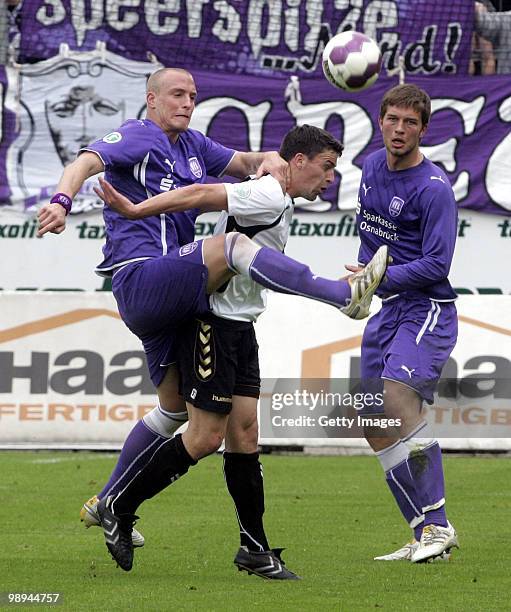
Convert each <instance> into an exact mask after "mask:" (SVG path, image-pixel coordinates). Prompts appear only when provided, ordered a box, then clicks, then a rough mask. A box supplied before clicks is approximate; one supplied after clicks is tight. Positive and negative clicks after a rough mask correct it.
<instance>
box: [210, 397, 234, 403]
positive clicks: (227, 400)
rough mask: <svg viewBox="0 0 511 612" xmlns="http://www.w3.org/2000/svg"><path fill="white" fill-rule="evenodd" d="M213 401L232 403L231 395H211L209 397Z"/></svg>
mask: <svg viewBox="0 0 511 612" xmlns="http://www.w3.org/2000/svg"><path fill="white" fill-rule="evenodd" d="M211 399H212V400H213V401H214V402H227V403H228V404H232V397H222V396H221V395H213V396H212V398H211Z"/></svg>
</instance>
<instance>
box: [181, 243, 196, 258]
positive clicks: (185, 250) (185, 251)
mask: <svg viewBox="0 0 511 612" xmlns="http://www.w3.org/2000/svg"><path fill="white" fill-rule="evenodd" d="M198 246H199V243H198V242H190V244H185V245H184V246H182V247H181V248H180V249H179V256H180V257H184V256H185V255H191V254H192V253H193V252H194V251H195V250H196V249H197V247H198Z"/></svg>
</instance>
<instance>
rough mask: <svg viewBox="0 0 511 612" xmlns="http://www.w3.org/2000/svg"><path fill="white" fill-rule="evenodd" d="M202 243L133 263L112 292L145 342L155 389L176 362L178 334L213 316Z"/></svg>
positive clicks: (116, 279)
mask: <svg viewBox="0 0 511 612" xmlns="http://www.w3.org/2000/svg"><path fill="white" fill-rule="evenodd" d="M207 282H208V269H207V267H206V266H205V265H204V263H203V259H202V240H200V241H198V242H192V243H190V244H187V245H185V246H182V247H181V248H176V249H173V250H172V251H169V253H167V255H164V256H162V257H156V258H154V259H146V260H144V261H140V262H134V263H132V264H129V265H127V266H126V267H125V268H122V269H120V270H119V271H118V272H116V273H115V274H114V277H113V280H112V292H113V294H114V296H115V299H116V300H117V306H118V308H119V313H120V315H121V317H122V320H123V321H124V322H125V323H126V325H127V326H128V327H129V329H130V330H131V331H132V332H133V333H134V334H135V335H136V336H138V337H139V338H140V340H141V341H142V344H143V346H144V351H145V354H146V357H147V365H148V367H149V374H150V376H151V380H152V382H153V384H154V386H155V387H158V386H159V385H160V383H161V382H162V380H163V378H164V376H165V374H166V372H167V368H168V366H169V365H170V364H172V363H175V362H176V361H177V346H178V339H177V334H178V332H179V329H180V327H181V325H182V324H183V323H184V322H185V321H186V320H188V319H190V318H191V317H194V316H196V315H201V314H204V313H207V312H209V298H208V295H207V294H206V285H207Z"/></svg>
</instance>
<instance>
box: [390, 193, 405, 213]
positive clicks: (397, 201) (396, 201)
mask: <svg viewBox="0 0 511 612" xmlns="http://www.w3.org/2000/svg"><path fill="white" fill-rule="evenodd" d="M404 203H405V201H404V200H402V199H401V198H398V197H397V196H394V197H393V198H392V200H391V201H390V204H389V213H390V216H391V217H399V215H400V213H401V210H402V209H403V206H404Z"/></svg>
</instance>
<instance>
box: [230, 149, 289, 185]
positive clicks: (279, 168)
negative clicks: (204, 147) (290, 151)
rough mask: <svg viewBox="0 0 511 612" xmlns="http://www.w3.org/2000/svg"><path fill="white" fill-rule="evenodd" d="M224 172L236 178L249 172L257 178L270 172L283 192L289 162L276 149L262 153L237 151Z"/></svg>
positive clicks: (286, 180) (247, 174) (243, 176)
mask: <svg viewBox="0 0 511 612" xmlns="http://www.w3.org/2000/svg"><path fill="white" fill-rule="evenodd" d="M225 174H228V175H229V176H234V177H236V178H245V177H246V176H249V175H250V174H255V175H256V177H257V178H260V177H261V176H263V175H264V174H271V175H272V176H273V178H274V179H276V180H277V181H278V182H279V183H280V186H281V187H282V192H283V193H285V192H286V187H287V182H288V175H289V164H288V163H287V161H286V160H285V159H283V158H282V157H281V156H280V155H279V153H278V151H266V152H264V153H240V152H239V151H238V152H237V153H236V155H235V156H234V157H233V158H232V160H231V161H230V163H229V165H228V166H227V168H226V169H225Z"/></svg>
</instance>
